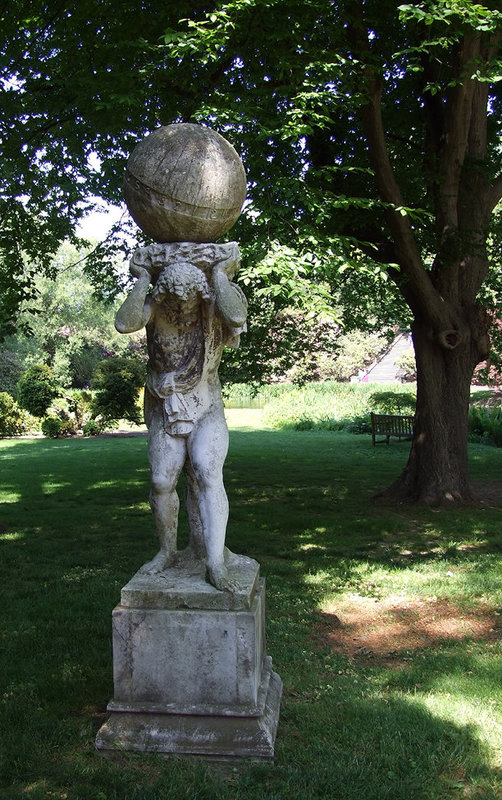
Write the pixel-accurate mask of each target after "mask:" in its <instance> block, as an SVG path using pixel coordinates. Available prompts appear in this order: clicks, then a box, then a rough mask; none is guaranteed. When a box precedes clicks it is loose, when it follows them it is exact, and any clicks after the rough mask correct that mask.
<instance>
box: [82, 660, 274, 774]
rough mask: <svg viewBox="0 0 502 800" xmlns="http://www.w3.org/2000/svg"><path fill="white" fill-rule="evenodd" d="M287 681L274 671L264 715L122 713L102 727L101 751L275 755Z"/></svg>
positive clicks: (259, 756)
mask: <svg viewBox="0 0 502 800" xmlns="http://www.w3.org/2000/svg"><path fill="white" fill-rule="evenodd" d="M281 693H282V682H281V679H280V677H279V676H278V675H277V673H276V672H269V676H268V684H267V692H266V698H265V704H264V710H263V714H261V715H260V716H258V717H257V716H248V717H238V716H230V715H220V716H206V715H203V714H201V715H188V714H185V715H183V714H178V715H174V714H165V713H164V714H163V713H159V712H158V711H152V712H150V713H148V712H141V711H138V712H136V713H132V712H128V711H117V712H115V713H113V714H112V715H111V716H110V718H109V719H108V721H107V722H106V723H105V724H104V725H103V726H102V728H101V729H100V731H99V733H98V736H97V739H96V746H97V748H98V749H99V750H104V751H106V750H132V751H137V752H155V753H165V754H176V755H197V756H210V757H213V758H214V757H220V758H238V757H241V758H242V757H244V758H253V759H255V758H273V757H274V746H275V739H276V733H277V726H278V722H279V708H280V700H281Z"/></svg>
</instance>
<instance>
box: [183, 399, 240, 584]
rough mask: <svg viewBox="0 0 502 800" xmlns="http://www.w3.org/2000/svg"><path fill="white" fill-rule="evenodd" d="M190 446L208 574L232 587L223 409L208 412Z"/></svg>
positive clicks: (194, 433) (225, 427) (226, 446)
mask: <svg viewBox="0 0 502 800" xmlns="http://www.w3.org/2000/svg"><path fill="white" fill-rule="evenodd" d="M188 449H189V456H190V461H191V464H192V468H193V471H194V475H195V478H196V480H197V485H198V491H199V511H200V519H201V522H202V530H203V534H204V543H205V546H206V568H207V578H208V580H209V582H210V583H212V584H213V586H215V587H216V588H217V589H226V590H232V588H233V586H232V584H231V582H230V581H229V579H228V575H227V569H226V566H225V560H224V552H225V534H226V530H227V522H228V500H227V494H226V492H225V487H224V485H223V464H224V462H225V458H226V455H227V451H228V428H227V424H226V422H225V417H224V414H223V411H221V412H220V411H218V412H213V413H210V414H207V415H206V416H205V417H203V418H202V419H201V420H200V421H199V422H198V424H197V427H196V429H194V431H193V433H192V434H191V436H190V439H189V445H188Z"/></svg>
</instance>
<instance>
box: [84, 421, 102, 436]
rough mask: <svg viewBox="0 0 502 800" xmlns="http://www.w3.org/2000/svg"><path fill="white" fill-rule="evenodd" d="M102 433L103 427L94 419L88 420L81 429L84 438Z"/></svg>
mask: <svg viewBox="0 0 502 800" xmlns="http://www.w3.org/2000/svg"><path fill="white" fill-rule="evenodd" d="M102 432H103V425H102V424H101V423H100V422H98V421H97V420H96V419H89V420H88V421H87V422H86V423H85V425H84V427H83V428H82V433H83V434H84V436H99V434H100V433H102Z"/></svg>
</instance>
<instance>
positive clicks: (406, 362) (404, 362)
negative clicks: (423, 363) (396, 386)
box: [394, 347, 417, 383]
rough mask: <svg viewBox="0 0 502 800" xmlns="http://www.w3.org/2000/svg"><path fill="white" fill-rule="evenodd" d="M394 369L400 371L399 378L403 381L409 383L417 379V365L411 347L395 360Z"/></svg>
mask: <svg viewBox="0 0 502 800" xmlns="http://www.w3.org/2000/svg"><path fill="white" fill-rule="evenodd" d="M394 364H395V365H396V367H399V369H400V373H401V375H400V377H402V379H403V381H406V383H409V382H410V381H416V379H417V364H416V361H415V351H414V349H413V348H412V347H411V348H410V349H409V350H405V351H404V353H402V354H401V355H400V356H398V358H396V360H395V361H394Z"/></svg>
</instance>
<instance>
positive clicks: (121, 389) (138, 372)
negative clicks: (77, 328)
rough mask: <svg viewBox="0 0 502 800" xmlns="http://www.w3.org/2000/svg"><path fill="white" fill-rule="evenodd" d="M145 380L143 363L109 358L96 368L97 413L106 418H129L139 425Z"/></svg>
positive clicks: (93, 381) (95, 409)
mask: <svg viewBox="0 0 502 800" xmlns="http://www.w3.org/2000/svg"><path fill="white" fill-rule="evenodd" d="M144 383H145V370H144V368H143V366H142V364H141V363H140V362H139V361H137V360H135V359H132V358H107V359H106V360H104V361H101V363H100V364H98V366H97V367H96V370H95V372H94V377H93V380H92V388H93V389H96V396H95V398H94V402H93V410H94V415H95V416H101V417H103V419H104V420H107V421H109V420H117V419H128V420H130V421H131V422H134V423H135V424H136V425H139V424H140V422H141V414H140V410H139V407H138V397H139V390H140V389H141V388H142V387H143V386H144Z"/></svg>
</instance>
